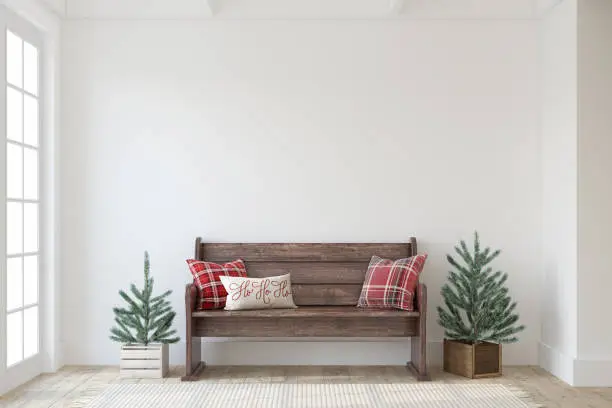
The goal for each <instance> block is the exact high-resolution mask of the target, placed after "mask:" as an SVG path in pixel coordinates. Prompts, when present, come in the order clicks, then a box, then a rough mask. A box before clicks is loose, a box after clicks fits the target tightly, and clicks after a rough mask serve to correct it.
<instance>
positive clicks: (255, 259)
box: [195, 238, 417, 306]
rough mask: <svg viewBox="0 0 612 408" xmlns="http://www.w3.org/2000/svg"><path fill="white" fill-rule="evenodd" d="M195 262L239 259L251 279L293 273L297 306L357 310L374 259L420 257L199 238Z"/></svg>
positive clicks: (374, 246) (394, 250)
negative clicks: (221, 241)
mask: <svg viewBox="0 0 612 408" xmlns="http://www.w3.org/2000/svg"><path fill="white" fill-rule="evenodd" d="M195 250H196V251H195V252H196V253H195V257H196V259H199V260H203V261H209V262H217V263H223V262H228V261H233V260H235V259H238V258H241V259H243V260H244V261H245V262H246V265H247V271H248V274H249V277H256V278H262V277H267V276H276V275H283V274H286V273H291V284H292V289H293V293H294V300H295V303H296V304H297V305H298V306H328V305H337V306H345V305H346V306H348V305H356V304H357V300H358V299H359V294H360V293H361V287H362V285H363V281H364V279H365V273H366V270H367V268H368V264H369V262H370V258H372V255H378V256H380V257H382V258H388V259H399V258H407V257H410V256H413V255H415V254H416V251H417V249H416V239H415V238H411V239H410V242H407V243H389V244H387V243H370V244H228V243H206V242H202V241H201V240H200V238H198V239H196V248H195Z"/></svg>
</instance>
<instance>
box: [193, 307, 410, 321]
mask: <svg viewBox="0 0 612 408" xmlns="http://www.w3.org/2000/svg"><path fill="white" fill-rule="evenodd" d="M191 315H192V316H193V317H229V316H235V317H278V318H289V317H340V318H342V317H396V318H406V317H419V316H420V315H421V314H420V313H419V312H408V311H405V310H396V309H366V308H361V307H356V306H300V307H298V308H297V309H263V310H200V311H197V312H193V313H192V314H191Z"/></svg>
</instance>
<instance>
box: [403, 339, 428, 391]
mask: <svg viewBox="0 0 612 408" xmlns="http://www.w3.org/2000/svg"><path fill="white" fill-rule="evenodd" d="M411 342H412V344H411V347H410V348H411V357H410V358H411V360H412V361H409V362H408V364H407V368H408V370H409V371H410V372H411V373H412V374H414V376H415V377H416V379H417V380H419V381H431V377H430V376H429V371H428V369H427V339H426V337H424V336H417V337H413V338H412V340H411Z"/></svg>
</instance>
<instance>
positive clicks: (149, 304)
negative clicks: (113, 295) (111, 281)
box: [110, 252, 179, 345]
mask: <svg viewBox="0 0 612 408" xmlns="http://www.w3.org/2000/svg"><path fill="white" fill-rule="evenodd" d="M149 267H150V265H149V253H148V252H145V260H144V288H143V289H142V290H138V288H136V285H134V284H133V283H132V285H131V286H130V290H131V292H132V294H133V295H134V297H133V298H132V297H130V296H129V295H128V294H127V293H125V292H124V291H122V290H120V291H119V295H120V296H121V297H122V298H123V300H125V301H126V302H127V304H128V306H129V307H128V308H122V307H114V308H113V311H114V312H115V323H117V326H115V327H113V328H112V329H111V336H110V339H111V340H113V341H116V342H120V343H124V344H127V343H133V344H144V345H148V344H150V343H162V344H167V343H176V342H178V341H179V338H178V337H172V336H173V335H174V334H176V330H174V329H172V322H173V321H174V317H175V316H176V313H175V312H174V311H173V310H172V306H171V305H170V302H169V301H168V300H167V299H166V298H167V297H168V296H169V295H170V294H171V293H172V291H171V290H169V291H167V292H165V293H163V294H162V295H159V296H155V297H152V294H153V278H151V277H150V276H149Z"/></svg>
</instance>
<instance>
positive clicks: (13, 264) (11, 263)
mask: <svg viewBox="0 0 612 408" xmlns="http://www.w3.org/2000/svg"><path fill="white" fill-rule="evenodd" d="M21 262H22V261H21V258H8V259H7V260H6V309H7V310H13V309H17V308H18V307H22V306H23V302H22V299H21V297H22V295H23V271H22V268H21V266H22V264H21Z"/></svg>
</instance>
